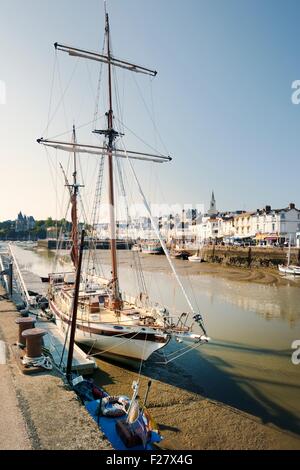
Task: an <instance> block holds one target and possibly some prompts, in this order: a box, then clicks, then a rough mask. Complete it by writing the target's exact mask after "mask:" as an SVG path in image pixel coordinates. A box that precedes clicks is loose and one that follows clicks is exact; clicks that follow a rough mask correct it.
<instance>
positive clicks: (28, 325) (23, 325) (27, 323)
mask: <svg viewBox="0 0 300 470" xmlns="http://www.w3.org/2000/svg"><path fill="white" fill-rule="evenodd" d="M16 323H17V325H19V342H18V345H19V346H21V347H25V346H26V341H25V338H24V337H23V336H22V333H23V331H26V330H30V329H32V328H33V327H34V324H35V318H32V317H25V318H23V317H21V318H17V319H16Z"/></svg>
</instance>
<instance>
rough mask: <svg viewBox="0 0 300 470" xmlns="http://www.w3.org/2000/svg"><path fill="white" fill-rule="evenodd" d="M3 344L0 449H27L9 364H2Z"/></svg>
mask: <svg viewBox="0 0 300 470" xmlns="http://www.w3.org/2000/svg"><path fill="white" fill-rule="evenodd" d="M0 337H1V333H0ZM4 346H5V343H4V342H2V343H1V342H0V350H1V357H0V450H29V449H31V444H30V439H29V437H28V434H27V429H26V425H25V422H24V418H23V415H22V413H21V411H20V408H19V405H18V399H17V396H16V389H15V387H14V384H13V381H12V375H11V371H10V366H9V365H8V364H4V362H6V361H4V359H6V350H7V348H5V347H4ZM3 351H4V352H3Z"/></svg>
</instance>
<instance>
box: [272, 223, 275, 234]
mask: <svg viewBox="0 0 300 470" xmlns="http://www.w3.org/2000/svg"><path fill="white" fill-rule="evenodd" d="M272 232H275V224H272Z"/></svg>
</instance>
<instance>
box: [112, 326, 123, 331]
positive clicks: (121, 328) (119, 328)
mask: <svg viewBox="0 0 300 470" xmlns="http://www.w3.org/2000/svg"><path fill="white" fill-rule="evenodd" d="M114 329H115V330H124V328H123V326H117V325H116V326H114Z"/></svg>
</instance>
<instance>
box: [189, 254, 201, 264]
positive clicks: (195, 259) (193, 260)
mask: <svg viewBox="0 0 300 470" xmlns="http://www.w3.org/2000/svg"><path fill="white" fill-rule="evenodd" d="M188 259H189V261H190V262H191V263H202V258H201V257H200V256H189V258H188Z"/></svg>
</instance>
